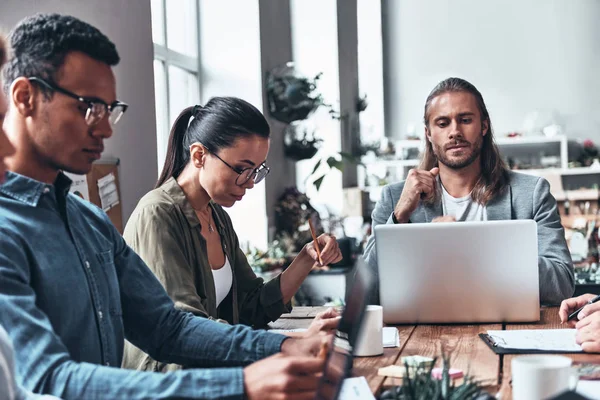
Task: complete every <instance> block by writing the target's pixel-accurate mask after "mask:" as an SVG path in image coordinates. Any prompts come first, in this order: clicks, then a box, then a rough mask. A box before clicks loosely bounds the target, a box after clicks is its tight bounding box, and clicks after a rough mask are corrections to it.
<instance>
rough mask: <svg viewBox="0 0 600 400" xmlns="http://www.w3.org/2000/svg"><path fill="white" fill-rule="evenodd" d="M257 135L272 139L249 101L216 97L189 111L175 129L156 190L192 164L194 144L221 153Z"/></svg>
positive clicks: (263, 121)
mask: <svg viewBox="0 0 600 400" xmlns="http://www.w3.org/2000/svg"><path fill="white" fill-rule="evenodd" d="M192 117H194V119H192V121H191V122H190V119H191V118H192ZM188 125H189V126H188ZM253 135H256V136H259V137H262V138H266V139H268V138H269V136H270V128H269V124H268V123H267V120H266V119H265V117H264V116H263V115H262V113H261V112H260V111H258V109H257V108H256V107H254V106H253V105H252V104H250V103H248V102H247V101H244V100H242V99H238V98H237V97H213V98H212V99H210V100H209V101H208V103H206V105H205V106H204V107H201V106H194V107H188V108H186V109H185V110H183V111H182V112H181V114H179V116H178V117H177V119H176V120H175V123H174V124H173V127H172V128H171V133H170V134H169V147H168V148H167V155H166V158H165V165H164V166H163V170H162V172H161V174H160V178H158V181H157V182H156V187H159V186H161V185H162V184H164V183H165V182H166V181H167V180H168V179H169V178H171V177H174V178H177V177H178V176H179V174H181V171H183V169H184V168H185V166H186V165H187V163H188V162H189V160H190V146H191V145H192V144H194V143H202V145H204V146H205V147H206V149H207V150H208V151H210V152H212V153H218V152H219V150H221V149H223V148H226V147H231V146H233V145H234V144H235V141H236V140H237V139H239V138H242V137H250V136H253Z"/></svg>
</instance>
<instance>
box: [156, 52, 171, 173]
mask: <svg viewBox="0 0 600 400" xmlns="http://www.w3.org/2000/svg"><path fill="white" fill-rule="evenodd" d="M154 99H155V105H156V145H157V146H156V148H157V156H158V171H159V173H160V171H161V170H162V167H163V163H164V160H165V154H166V152H167V139H168V138H169V113H168V110H167V76H166V70H165V64H164V63H163V62H162V61H159V60H154Z"/></svg>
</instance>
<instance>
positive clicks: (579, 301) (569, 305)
mask: <svg viewBox="0 0 600 400" xmlns="http://www.w3.org/2000/svg"><path fill="white" fill-rule="evenodd" d="M594 297H596V295H594V294H583V295H581V296H579V297H572V298H570V299H567V300H563V302H562V303H560V309H559V310H558V316H559V318H560V322H561V323H562V324H564V323H567V324H569V326H571V327H574V326H575V324H576V323H577V321H578V320H582V319H584V318H585V317H586V316H588V315H590V314H592V313H594V312H597V311H600V302H598V303H594V304H588V305H587V306H585V307H584V308H583V310H581V311H580V312H579V314H577V316H576V317H575V319H573V320H571V321H567V318H568V317H569V314H571V313H573V312H574V311H576V310H578V309H579V308H580V307H583V306H584V305H586V304H587V302H588V301H589V300H591V299H593V298H594Z"/></svg>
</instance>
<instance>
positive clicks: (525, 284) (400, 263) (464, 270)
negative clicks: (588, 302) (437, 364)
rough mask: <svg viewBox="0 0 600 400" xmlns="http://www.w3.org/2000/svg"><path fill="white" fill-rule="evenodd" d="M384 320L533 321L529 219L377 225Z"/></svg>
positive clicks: (532, 227)
mask: <svg viewBox="0 0 600 400" xmlns="http://www.w3.org/2000/svg"><path fill="white" fill-rule="evenodd" d="M375 240H376V250H377V260H378V267H379V290H380V299H381V305H382V306H383V319H384V321H385V322H387V323H417V322H425V323H456V322H502V321H507V322H517V321H537V320H539V318H540V315H539V282H538V280H539V278H538V253H537V226H536V223H535V221H533V220H513V221H486V222H449V223H423V224H397V225H378V226H376V227H375Z"/></svg>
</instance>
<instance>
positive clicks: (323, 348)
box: [317, 341, 329, 360]
mask: <svg viewBox="0 0 600 400" xmlns="http://www.w3.org/2000/svg"><path fill="white" fill-rule="evenodd" d="M328 347H329V346H327V342H326V341H323V342H321V348H320V349H319V355H318V356H317V357H319V358H320V359H322V360H324V359H325V358H326V357H327V349H328Z"/></svg>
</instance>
